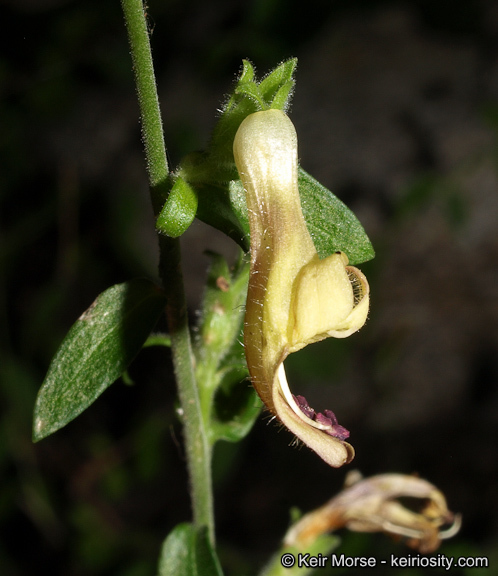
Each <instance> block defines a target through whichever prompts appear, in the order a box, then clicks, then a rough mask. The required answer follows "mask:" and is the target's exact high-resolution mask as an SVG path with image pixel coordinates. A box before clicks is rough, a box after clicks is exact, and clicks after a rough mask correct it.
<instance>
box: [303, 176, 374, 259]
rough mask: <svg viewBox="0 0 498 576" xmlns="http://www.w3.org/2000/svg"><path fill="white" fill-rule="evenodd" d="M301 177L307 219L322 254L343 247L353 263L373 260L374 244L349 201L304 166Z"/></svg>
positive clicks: (304, 210) (327, 254) (317, 248)
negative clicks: (308, 171) (349, 206)
mask: <svg viewBox="0 0 498 576" xmlns="http://www.w3.org/2000/svg"><path fill="white" fill-rule="evenodd" d="M298 179H299V195H300V197H301V208H302V210H303V215H304V219H305V220H306V226H307V227H308V231H309V233H310V234H311V237H312V238H313V243H314V244H315V248H316V251H317V252H318V254H319V256H320V258H326V257H327V256H330V254H333V253H334V252H336V251H337V250H342V252H344V253H346V254H347V256H348V258H349V263H350V264H351V265H355V264H361V263H362V262H367V261H368V260H371V259H372V258H373V257H374V256H375V252H374V249H373V246H372V244H371V242H370V240H369V238H368V236H367V235H366V233H365V230H364V229H363V226H362V225H361V224H360V221H359V220H358V218H356V216H355V215H354V214H353V212H352V211H351V210H350V209H349V208H348V207H347V206H346V204H344V203H343V202H341V200H339V198H337V196H335V195H334V194H333V193H332V192H331V191H330V190H328V189H327V188H325V186H322V185H321V184H320V182H318V181H317V180H315V179H314V178H313V176H310V175H309V174H308V173H307V172H305V171H304V170H303V169H302V168H299V175H298Z"/></svg>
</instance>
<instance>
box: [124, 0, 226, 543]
mask: <svg viewBox="0 0 498 576" xmlns="http://www.w3.org/2000/svg"><path fill="white" fill-rule="evenodd" d="M121 5H122V8H123V13H124V17H125V21H126V28H127V30H128V37H129V41H130V48H131V56H132V60H133V68H134V72H135V82H136V86H137V92H138V100H139V104H140V113H141V117H142V132H143V138H144V143H145V153H146V159H147V170H148V174H149V183H150V191H151V200H152V205H153V208H154V213H155V214H157V213H158V212H159V210H160V209H161V206H162V203H163V202H164V198H163V195H162V194H161V188H162V187H163V186H165V185H166V183H167V178H168V162H167V159H166V148H165V145H164V138H163V130H162V121H161V112H160V109H159V99H158V96H157V87H156V81H155V77H154V67H153V62H152V54H151V49H150V42H149V34H148V30H147V23H146V20H145V14H144V7H143V3H142V0H121ZM159 246H160V262H159V274H160V276H161V280H162V281H163V286H164V290H165V292H166V296H167V299H168V303H167V306H166V315H167V319H168V328H169V331H170V336H171V351H172V357H173V365H174V369H175V376H176V382H177V386H178V395H179V398H180V403H181V406H182V410H183V426H184V435H185V445H186V455H187V465H188V471H189V477H190V493H191V498H192V507H193V516H194V524H195V525H196V526H197V527H201V526H207V528H208V532H209V536H210V539H211V541H212V542H214V516H213V496H212V480H211V450H210V447H209V442H208V438H207V433H206V429H205V424H204V420H203V417H202V412H201V404H200V400H199V390H198V387H197V382H196V379H195V372H194V366H193V358H194V357H193V353H192V344H191V339H190V332H189V326H188V316H187V307H186V302H185V289H184V285H183V275H182V271H181V254H180V243H179V241H178V239H173V238H168V237H165V236H159Z"/></svg>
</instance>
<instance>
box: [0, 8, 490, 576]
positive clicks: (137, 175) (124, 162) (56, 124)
mask: <svg viewBox="0 0 498 576" xmlns="http://www.w3.org/2000/svg"><path fill="white" fill-rule="evenodd" d="M386 4H392V5H394V4H397V3H396V2H395V1H394V0H391V1H390V2H389V1H386V0H385V1H383V2H380V1H376V2H372V1H367V0H363V1H357V2H350V1H348V2H346V1H343V0H340V1H338V2H329V1H328V0H311V1H310V2H307V3H302V2H298V1H297V0H271V1H267V0H253V1H250V2H246V3H234V2H230V1H222V0H217V1H214V0H213V2H211V3H209V2H208V3H205V2H201V1H200V0H192V1H191V2H184V1H180V0H164V1H160V0H150V2H149V8H148V13H149V21H150V28H151V31H152V43H153V49H154V56H155V58H156V62H157V69H158V71H159V82H160V84H161V82H167V79H168V77H170V76H171V75H172V74H173V72H174V71H175V70H176V69H177V67H184V69H185V70H188V73H187V72H186V73H185V74H186V75H188V74H192V75H193V76H195V77H198V78H201V79H202V80H203V81H204V82H205V83H206V84H208V85H210V86H212V85H213V84H216V85H217V86H216V87H217V88H218V87H220V86H221V90H223V89H225V90H227V88H228V87H227V84H228V82H227V78H231V77H232V75H233V71H234V70H236V69H237V67H238V66H239V63H240V61H241V59H242V58H243V57H247V58H249V59H251V60H252V61H254V62H257V63H258V67H259V68H260V69H261V70H264V69H266V68H268V67H270V66H272V65H274V64H275V62H278V61H281V60H282V59H284V58H286V57H289V56H290V55H299V54H298V52H299V49H300V47H301V46H303V45H304V43H306V42H307V41H309V40H310V39H312V38H314V37H316V36H317V34H318V33H319V32H320V29H321V26H322V25H323V23H324V22H326V21H327V20H328V19H329V18H330V17H339V16H341V15H342V14H349V15H351V14H355V13H361V12H362V11H369V10H372V9H374V8H375V7H376V6H378V5H386ZM413 5H414V6H416V7H417V8H418V9H419V11H420V14H421V15H422V22H423V24H424V25H425V26H426V27H427V29H428V30H430V31H432V32H434V31H435V32H437V31H442V32H443V33H444V34H453V35H455V34H456V35H458V34H462V35H464V36H465V37H469V36H474V37H478V36H479V33H480V30H481V28H480V26H481V16H482V13H481V11H480V4H479V2H478V1H477V0H468V1H466V2H463V3H455V2H451V3H450V2H449V1H443V2H431V1H429V0H419V1H418V2H414V3H413ZM282 14H284V15H285V17H284V18H282ZM219 93H221V92H219ZM123 95H128V96H123ZM0 96H1V98H0V126H1V130H0V158H1V167H0V478H1V482H2V486H1V490H0V566H1V572H2V576H24V575H28V574H33V573H37V572H38V571H39V569H40V566H43V567H45V568H46V569H48V570H49V571H50V573H51V574H53V575H54V576H57V575H67V574H71V575H74V576H79V575H82V576H83V575H88V574H96V575H99V576H104V575H107V574H113V575H116V574H120V575H122V576H142V575H143V576H145V575H150V574H155V571H156V566H157V558H158V555H159V552H160V547H161V542H162V540H163V538H164V536H165V535H166V534H167V533H168V532H169V531H170V530H171V528H172V527H173V526H175V525H176V524H178V523H179V522H182V521H184V520H186V519H188V517H189V513H190V508H189V499H188V493H187V488H186V482H187V480H186V473H185V467H184V460H183V457H182V448H181V442H180V437H179V433H180V432H179V430H180V428H179V425H178V423H177V421H176V418H175V412H174V406H175V404H174V403H175V398H174V385H173V382H172V381H171V376H170V373H171V370H170V364H169V356H168V352H167V351H166V350H165V349H164V348H155V347H154V348H151V349H147V350H144V351H142V352H141V353H140V354H139V356H138V358H137V359H136V360H135V362H134V363H133V364H132V366H131V367H130V376H131V379H132V380H133V381H134V382H135V384H134V385H133V386H125V385H119V384H117V385H116V386H114V387H112V388H111V389H109V390H108V391H106V392H105V393H104V394H103V396H102V397H101V398H100V399H99V401H98V402H97V403H96V404H95V405H94V406H93V407H92V409H91V410H89V411H88V412H87V413H86V414H85V415H83V416H81V418H80V419H78V420H77V421H75V422H74V423H72V424H71V425H70V426H69V427H67V428H66V429H64V430H62V431H60V432H58V433H57V434H56V435H55V436H54V437H52V438H50V439H47V440H44V441H43V442H41V443H40V444H38V445H37V446H33V444H32V442H31V418H32V409H33V405H34V401H35V397H36V392H37V390H38V388H39V386H40V383H41V382H42V380H43V377H44V374H45V372H46V370H47V367H48V365H49V362H50V359H51V357H52V355H53V353H54V351H55V350H56V349H57V346H58V345H59V343H60V342H61V340H62V337H63V335H64V334H65V333H66V332H67V330H68V328H69V326H70V325H71V324H72V323H73V322H74V320H75V319H76V318H77V317H78V316H79V315H80V314H81V311H82V310H84V309H86V308H87V307H88V306H89V305H90V304H91V302H92V301H93V300H94V297H95V295H96V294H98V293H100V292H102V291H103V290H104V289H105V288H107V287H108V286H110V285H113V284H116V283H118V282H122V281H124V280H126V279H127V278H129V277H130V276H140V275H148V276H154V275H155V267H156V251H155V250H156V248H155V244H154V241H153V239H151V238H153V236H151V235H148V233H147V232H144V229H146V227H147V225H148V224H147V223H148V222H150V224H151V226H150V227H151V230H152V229H153V223H152V221H151V220H150V218H151V215H150V213H149V208H148V198H147V190H146V189H145V188H144V187H145V186H146V177H145V170H144V167H143V161H142V151H141V148H140V130H139V124H138V121H137V118H138V108H137V106H136V102H135V100H134V99H135V95H134V85H133V78H132V74H131V71H130V61H129V54H128V46H127V41H126V34H125V30H124V26H123V21H122V15H121V12H120V6H119V2H101V1H100V0H85V1H84V2H76V1H74V0H51V1H50V0H16V1H14V0H9V1H7V0H4V1H3V2H2V4H1V5H0ZM183 97H185V98H187V97H188V98H190V97H191V96H190V95H188V94H184V95H183ZM192 97H193V98H194V101H195V97H196V95H195V94H194V95H193V96H192ZM165 112H166V113H167V114H168V115H169V117H170V118H171V119H170V121H169V122H170V132H169V134H168V140H170V141H171V144H170V145H171V147H172V148H171V149H172V153H173V154H175V155H176V156H178V158H179V157H181V156H182V155H183V154H184V153H186V152H189V151H190V150H191V149H192V147H195V146H202V145H203V144H204V142H203V140H202V136H201V135H199V132H198V131H197V130H196V128H195V127H194V126H192V124H190V123H189V122H188V120H185V119H183V118H179V117H178V118H177V116H176V110H167V111H165ZM121 118H130V119H131V120H128V121H126V120H125V121H124V122H123V124H124V127H123V124H122V123H121V122H120V121H118V120H120V119H121ZM496 118H497V114H496V108H493V107H492V106H490V107H489V109H488V110H487V119H488V121H489V123H490V125H491V124H493V125H495V126H496ZM88 139H90V140H89V141H88ZM116 140H118V141H119V145H116V144H115V141H116ZM89 149H92V150H93V153H92V154H89V153H88V150H89ZM434 196H436V197H438V198H439V199H440V200H441V201H442V202H443V204H444V206H445V210H446V211H447V214H448V216H449V218H450V220H451V221H452V222H454V223H455V224H456V225H458V223H459V222H460V221H461V219H462V218H463V215H464V214H465V209H464V208H465V206H462V200H461V197H460V195H459V191H458V186H455V185H454V182H453V181H448V179H445V178H441V176H439V175H437V174H421V175H420V177H419V179H417V181H416V182H415V183H414V184H413V185H412V186H411V187H408V188H407V192H406V196H405V197H404V199H403V200H402V201H401V203H400V205H399V207H398V214H399V215H400V216H403V217H404V216H405V215H410V214H413V213H414V212H413V211H416V210H417V209H418V207H420V206H423V204H424V202H429V201H432V200H433V198H434ZM144 223H145V224H144ZM378 260H379V262H378V264H377V266H379V265H381V263H382V252H381V253H380V254H379V259H378ZM206 267H207V265H206ZM363 270H364V271H365V270H366V267H363ZM372 270H374V269H372ZM367 275H368V272H367ZM370 277H372V278H375V273H373V274H372V276H370V275H369V278H370ZM362 338H363V337H362ZM323 346H324V347H323V349H322V348H316V347H310V348H309V349H307V350H305V351H303V352H301V353H299V354H296V355H295V357H293V358H292V360H291V361H290V362H289V366H290V368H291V370H292V369H293V368H292V366H291V363H292V362H294V361H295V360H296V361H297V360H298V359H299V357H300V358H301V359H302V362H303V364H296V367H295V368H294V370H295V372H296V374H297V375H298V377H300V378H301V383H298V388H299V387H300V386H310V382H311V381H313V380H316V381H317V382H320V381H322V380H324V378H323V376H324V375H325V374H326V375H327V380H328V379H330V370H332V375H333V376H335V375H336V374H340V373H341V371H346V370H347V369H348V366H349V364H348V362H349V359H350V357H351V356H350V351H351V347H358V348H359V349H360V357H362V358H363V359H364V360H365V362H367V361H371V360H372V357H373V358H374V359H375V358H377V361H378V362H380V360H381V359H382V354H380V352H381V351H379V350H377V349H375V348H374V346H373V345H372V343H371V342H369V339H368V334H367V335H366V336H365V337H364V338H363V339H361V340H358V339H355V340H354V341H351V342H347V343H345V342H333V343H330V342H327V343H324V345H323ZM376 355H378V356H376ZM325 362H326V365H325ZM330 364H332V368H330ZM303 366H304V367H303ZM319 388H320V385H319V384H318V389H319ZM315 389H317V386H316V385H315ZM299 391H300V392H302V393H304V394H305V395H307V394H308V393H307V391H305V390H303V389H301V388H300V390H299ZM367 401H368V399H367ZM360 424H361V423H358V428H359V432H358V434H357V437H358V440H359V442H363V443H364V445H365V446H369V447H372V450H371V453H372V458H373V459H374V462H367V461H366V460H365V461H364V462H365V464H366V465H367V466H372V467H373V466H374V464H375V465H378V464H379V460H381V459H382V458H381V457H380V456H378V454H376V452H375V446H372V444H369V443H368V439H367V440H366V439H365V438H364V437H362V434H363V436H366V435H367V434H366V433H365V432H362V431H361V426H360ZM443 425H444V423H443ZM270 432H273V430H272V431H270ZM367 432H368V431H367ZM429 432H430V431H429ZM466 433H467V432H466ZM269 436H270V434H269V430H268V426H267V421H266V420H263V421H260V422H259V423H258V424H257V426H256V430H255V432H254V434H251V435H250V437H249V438H246V439H245V440H244V441H243V442H242V443H241V444H240V445H237V446H233V445H231V444H228V443H222V444H220V446H219V448H218V449H217V452H216V453H215V479H216V494H215V498H216V502H217V513H218V526H219V532H220V551H221V557H222V563H223V566H224V570H225V573H226V574H241V573H246V574H249V573H255V572H256V570H257V569H258V568H260V567H261V566H262V565H263V564H264V563H265V561H266V560H267V559H268V556H269V555H270V554H271V552H272V550H274V549H276V548H277V546H278V543H279V539H280V537H281V535H282V534H283V531H284V530H285V527H286V523H287V521H288V518H287V514H288V510H289V509H290V507H291V506H293V505H294V504H295V503H296V500H297V499H299V500H300V501H301V502H302V505H303V506H304V505H306V506H309V507H310V508H311V507H312V506H315V505H319V504H320V503H321V502H317V501H316V499H314V498H316V494H323V493H327V494H329V495H331V494H332V493H334V492H336V491H337V490H338V489H339V488H340V483H341V481H342V475H341V474H340V473H337V472H334V471H329V470H324V469H323V467H320V466H318V467H317V465H316V464H315V461H314V460H315V459H314V457H313V456H312V455H310V454H308V453H307V452H305V451H304V450H303V451H301V452H300V453H299V463H297V461H296V451H294V450H289V449H288V443H289V437H287V436H285V435H284V434H281V435H274V434H273V433H272V434H271V436H277V438H276V440H275V441H274V442H273V440H272V441H271V442H270V440H269ZM374 440H375V442H376V443H377V444H379V443H382V442H384V443H390V445H393V446H398V445H399V449H398V452H399V454H400V456H399V463H400V466H403V465H404V464H405V462H408V464H407V465H412V461H411V460H408V461H407V460H404V459H403V458H404V456H403V455H404V454H405V452H406V451H407V450H409V447H410V444H409V443H410V438H407V437H406V436H403V435H400V436H398V437H393V436H392V435H386V436H385V437H383V438H380V437H376V438H375V439H374ZM428 444H429V443H427V445H428ZM423 457H427V452H425V453H424V455H423ZM490 457H493V458H494V457H495V455H494V454H492V455H491V456H490ZM419 458H420V455H419ZM390 464H391V462H389V463H388V465H390ZM464 466H465V463H462V464H461V467H464ZM277 467H278V471H277V470H276V468H277ZM297 467H299V470H298V471H297V470H296V468H297ZM270 468H271V470H272V474H271V475H272V482H271V483H268V477H269V473H268V470H269V469H270ZM371 471H377V470H365V472H366V473H370V472H371ZM411 471H412V470H411V469H410V470H407V472H411ZM297 472H299V474H297ZM294 475H295V478H296V479H295V481H294V480H292V481H291V482H289V481H288V479H289V478H291V477H293V478H294ZM310 486H311V487H312V488H311V489H308V490H307V491H306V490H305V487H310ZM472 489H473V488H472V486H469V490H472ZM452 504H453V503H452ZM261 510H271V511H272V513H271V514H268V516H267V517H265V518H263V519H262V518H261V512H260V511H261ZM494 514H495V516H494V518H496V511H494ZM464 522H465V518H464ZM464 526H465V525H464ZM473 528H474V531H473V533H472V535H471V536H472V539H471V537H470V535H467V536H463V537H462V538H459V539H458V541H455V542H450V543H447V544H445V548H444V549H441V552H443V553H446V554H448V555H450V554H452V555H469V554H476V555H483V554H485V555H489V556H490V558H495V560H494V562H493V563H492V564H491V566H492V567H491V569H490V570H488V571H487V573H489V574H496V573H497V572H496V565H497V560H496V554H495V553H494V552H493V550H494V548H493V547H492V545H491V544H490V541H491V539H492V538H496V537H497V534H496V521H495V520H494V522H493V521H491V520H490V521H489V524H485V525H479V526H476V525H475V524H474V525H473ZM341 537H343V548H342V551H343V552H344V553H345V554H350V555H353V554H360V553H362V554H364V555H375V556H377V557H380V556H381V553H384V552H383V551H385V553H386V554H390V553H394V554H401V551H400V548H399V547H397V546H396V545H395V544H391V543H390V542H389V541H387V540H385V539H384V538H383V537H382V536H378V535H375V536H369V535H356V534H341ZM493 554H494V556H493ZM476 572H477V570H474V571H472V570H470V569H469V570H467V571H461V574H462V576H472V574H474V573H476ZM322 573H323V574H325V573H326V572H325V571H323V572H322ZM336 573H338V572H336ZM412 574H415V572H414V571H413V572H412Z"/></svg>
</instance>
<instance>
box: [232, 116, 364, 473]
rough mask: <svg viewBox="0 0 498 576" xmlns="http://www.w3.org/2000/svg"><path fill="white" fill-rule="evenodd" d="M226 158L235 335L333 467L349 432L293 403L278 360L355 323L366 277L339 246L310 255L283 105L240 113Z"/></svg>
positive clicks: (297, 430)
mask: <svg viewBox="0 0 498 576" xmlns="http://www.w3.org/2000/svg"><path fill="white" fill-rule="evenodd" d="M234 158H235V163H236V165H237V169H238V171H239V175H240V178H241V180H242V182H243V184H244V189H245V191H246V199H247V207H248V215H249V226H250V232H251V273H250V278H249V288H248V295H247V304H246V318H245V329H244V341H245V350H246V358H247V363H248V367H249V371H250V374H251V379H252V382H253V385H254V387H255V389H256V391H257V392H258V394H259V395H260V397H261V399H262V400H263V402H264V403H265V404H266V406H267V407H268V408H269V409H270V411H271V412H272V413H274V414H275V415H276V416H277V417H278V418H279V420H280V421H281V422H282V423H283V424H284V425H285V426H287V428H289V429H290V430H291V431H292V432H293V433H294V434H295V435H296V436H297V437H298V438H299V439H301V440H302V441H303V442H304V443H306V444H307V445H308V446H310V448H312V449H313V450H315V452H317V453H318V454H319V455H320V456H321V457H322V458H323V459H324V460H325V461H326V462H328V463H329V464H330V465H332V466H341V465H342V464H344V463H346V462H349V461H350V460H351V459H352V458H353V456H354V449H353V447H352V446H351V445H350V444H348V443H347V442H345V441H344V439H345V438H346V437H347V436H348V435H349V434H348V433H347V431H346V430H345V429H344V428H343V427H342V426H340V425H339V424H337V420H336V418H335V415H334V414H333V413H332V412H331V411H326V412H325V413H324V414H320V413H318V414H317V413H316V412H315V411H314V410H312V409H311V408H310V407H309V405H308V403H307V402H306V400H305V399H303V400H301V401H299V403H298V402H296V399H295V397H294V396H293V395H292V394H291V392H290V389H289V385H288V383H287V379H286V376H285V370H284V366H283V362H284V360H285V358H286V357H287V356H288V355H289V354H290V353H292V352H295V351H297V350H299V349H301V348H303V347H304V346H306V345H307V344H309V343H312V342H317V341H319V340H322V339H324V338H327V337H328V336H334V337H338V338H343V337H346V336H349V335H350V334H352V333H353V332H355V331H356V330H358V329H359V328H361V326H362V325H363V324H364V323H365V320H366V317H367V314H368V306H369V288H368V283H367V281H366V278H365V277H364V276H363V274H362V273H361V272H360V271H359V270H357V269H356V268H354V267H352V266H348V258H347V256H346V254H344V253H343V252H340V251H338V252H337V253H335V254H332V255H330V256H328V257H327V258H324V259H323V260H320V258H319V257H318V254H317V251H316V249H315V246H314V244H313V240H312V238H311V236H310V234H309V232H308V229H307V226H306V222H305V220H304V217H303V213H302V210H301V203H300V197H299V189H298V160H297V136H296V132H295V129H294V126H293V124H292V122H291V121H290V119H289V118H288V117H287V116H286V115H285V114H284V113H283V112H281V111H279V110H266V111H263V112H256V113H254V114H251V115H250V116H248V117H247V118H246V119H245V120H244V121H243V122H242V124H241V125H240V127H239V130H238V131H237V134H236V136H235V141H234ZM327 413H329V415H328V416H327ZM310 415H311V416H312V417H310Z"/></svg>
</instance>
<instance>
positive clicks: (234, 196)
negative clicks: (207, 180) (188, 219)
mask: <svg viewBox="0 0 498 576" xmlns="http://www.w3.org/2000/svg"><path fill="white" fill-rule="evenodd" d="M197 190H198V195H199V206H198V209H197V218H199V220H202V221H203V222H205V223H206V224H209V225H210V226H212V227H213V228H216V229H217V230H221V231H222V232H223V233H224V234H226V235H227V236H229V237H230V238H231V239H232V240H233V241H234V242H236V243H237V244H238V245H239V246H240V247H241V248H242V249H243V250H244V251H245V252H247V251H248V250H249V219H248V217H247V203H246V195H245V192H244V186H243V185H242V182H241V181H240V180H230V181H229V182H228V183H227V184H219V185H204V186H198V187H197Z"/></svg>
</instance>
